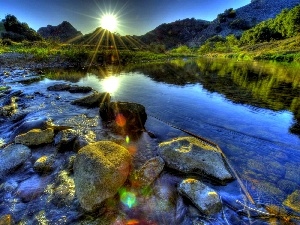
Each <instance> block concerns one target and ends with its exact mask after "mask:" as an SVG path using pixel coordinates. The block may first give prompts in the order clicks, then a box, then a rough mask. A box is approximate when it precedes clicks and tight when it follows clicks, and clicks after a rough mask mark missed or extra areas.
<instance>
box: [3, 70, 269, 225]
mask: <svg viewBox="0 0 300 225" xmlns="http://www.w3.org/2000/svg"><path fill="white" fill-rule="evenodd" d="M31 68H32V67H31ZM33 68H34V69H35V68H37V67H33ZM41 68H42V67H41ZM42 76H43V75H42V74H39V73H37V72H34V71H32V70H31V69H20V68H16V67H13V68H9V67H5V68H4V67H2V68H1V70H0V79H1V82H3V84H5V85H3V86H2V85H1V86H0V87H1V89H0V106H1V107H0V121H1V123H2V125H1V126H0V131H1V134H2V136H1V137H0V138H1V139H2V142H3V143H2V144H1V142H0V148H1V149H0V163H1V165H2V166H1V169H0V181H1V183H0V198H1V199H2V201H1V203H0V212H1V213H0V224H15V223H16V224H46V223H48V224H116V223H117V224H130V222H132V221H136V224H156V223H159V224H160V223H162V221H163V224H165V223H170V224H195V223H196V224H198V223H199V224H206V221H208V220H209V219H211V218H214V220H215V221H216V222H217V223H218V222H220V223H223V221H224V220H226V217H228V218H230V220H231V222H233V221H239V220H240V215H239V214H238V212H236V210H232V209H241V208H242V206H241V205H240V204H239V203H238V202H237V201H235V200H236V199H239V200H240V201H243V199H244V198H245V196H244V195H243V194H241V193H236V196H234V197H233V196H231V197H229V196H230V195H231V194H230V193H226V188H229V187H230V186H232V185H233V186H236V187H235V188H236V189H237V190H238V189H239V188H238V185H237V183H236V182H235V181H233V180H234V176H233V175H232V172H231V171H230V170H229V169H228V165H226V161H225V160H224V158H223V156H222V154H220V150H219V149H217V148H214V147H213V146H211V145H210V144H209V143H205V142H203V141H199V140H198V139H196V138H195V137H188V136H184V137H178V138H175V139H172V140H168V141H165V142H162V143H157V140H156V138H155V136H151V137H150V136H149V135H148V133H147V132H145V131H146V128H145V122H146V120H147V114H146V109H145V107H144V106H142V105H140V104H137V103H132V102H130V103H128V102H111V98H110V95H109V93H98V92H96V91H94V90H92V89H91V88H89V87H79V86H75V85H70V84H68V83H65V82H60V83H57V82H56V83H55V84H54V85H47V86H45V87H44V89H42V88H41V87H37V89H41V90H40V91H36V90H32V92H30V94H28V92H27V93H23V91H22V90H18V87H19V86H18V85H17V86H15V84H16V83H20V82H33V83H34V82H36V80H39V79H38V78H41V79H42ZM23 89H24V88H23ZM68 98H70V99H68ZM37 105H42V106H40V108H42V111H41V113H38V112H37V111H36V109H37V108H35V107H36V106H37ZM56 107H57V108H56ZM69 107H71V108H70V110H69V111H67V112H68V113H70V112H72V113H73V114H72V118H77V120H74V119H73V120H71V119H69V120H68V119H67V115H65V114H64V113H66V111H64V110H67V109H69ZM55 110H58V111H55ZM58 112H59V113H61V115H60V117H65V118H63V119H61V120H56V121H55V122H56V123H53V121H52V117H54V118H55V116H57V115H56V114H59V113H58ZM83 112H84V113H83ZM36 114H38V115H36ZM48 115H50V116H48ZM35 116H36V117H35ZM78 117H79V118H80V119H78ZM58 121H60V123H57V122H58ZM99 130H101V132H100V133H99ZM97 132H98V133H97ZM134 137H135V138H134ZM136 137H138V138H136ZM145 140H146V142H148V143H151V146H152V147H151V149H150V152H151V154H150V155H147V157H144V158H143V160H139V159H136V157H139V156H136V155H134V152H136V151H140V154H141V155H142V154H143V151H144V149H145ZM143 141H144V142H143ZM148 151H149V150H148ZM137 161H139V162H141V161H142V162H143V163H139V164H137V163H136V162H137ZM228 206H230V207H228ZM261 210H263V209H261ZM261 212H262V211H261ZM251 213H252V214H253V216H256V217H257V218H259V217H260V216H261V215H260V212H259V211H255V210H254V211H251V210H250V214H251ZM263 213H265V214H263V216H268V214H267V212H266V211H264V212H263ZM224 214H226V215H227V216H226V217H225V218H224ZM245 214H246V213H245ZM250 216H251V215H250ZM245 218H246V217H245ZM245 218H244V219H245ZM246 220H247V219H246Z"/></svg>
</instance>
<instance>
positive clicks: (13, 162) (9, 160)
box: [0, 145, 31, 180]
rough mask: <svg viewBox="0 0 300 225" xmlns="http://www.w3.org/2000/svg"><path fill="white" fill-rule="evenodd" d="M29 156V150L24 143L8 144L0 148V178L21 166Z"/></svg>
mask: <svg viewBox="0 0 300 225" xmlns="http://www.w3.org/2000/svg"><path fill="white" fill-rule="evenodd" d="M30 156H31V150H30V149H29V148H28V147H27V146H25V145H8V146H7V147H5V148H4V149H2V150H0V165H1V166H0V180H1V179H2V178H3V177H4V176H5V175H6V174H7V173H10V172H13V170H14V169H16V168H17V167H19V166H21V165H22V164H23V163H24V162H25V161H26V160H27V159H28V158H29V157H30Z"/></svg>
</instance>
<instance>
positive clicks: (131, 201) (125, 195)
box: [120, 188, 137, 208]
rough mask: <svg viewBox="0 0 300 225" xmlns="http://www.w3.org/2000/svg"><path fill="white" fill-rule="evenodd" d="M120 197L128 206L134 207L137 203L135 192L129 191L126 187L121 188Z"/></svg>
mask: <svg viewBox="0 0 300 225" xmlns="http://www.w3.org/2000/svg"><path fill="white" fill-rule="evenodd" d="M120 199H121V202H122V203H123V204H124V205H126V206H128V208H132V207H134V206H136V205H137V200H136V196H135V194H134V193H133V192H130V191H127V190H126V189H125V188H124V189H121V190H120Z"/></svg>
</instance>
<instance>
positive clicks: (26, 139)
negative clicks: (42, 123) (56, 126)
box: [15, 128, 54, 146]
mask: <svg viewBox="0 0 300 225" xmlns="http://www.w3.org/2000/svg"><path fill="white" fill-rule="evenodd" d="M53 137H54V130H53V129H52V128H47V129H45V130H41V129H33V130H30V131H28V132H27V133H25V134H20V135H18V136H16V137H15V143H16V144H23V145H27V146H36V145H41V144H49V143H51V142H52V141H53Z"/></svg>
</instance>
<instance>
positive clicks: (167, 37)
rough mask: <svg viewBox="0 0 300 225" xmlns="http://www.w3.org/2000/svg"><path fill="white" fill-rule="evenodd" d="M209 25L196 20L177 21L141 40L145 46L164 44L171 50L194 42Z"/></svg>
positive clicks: (140, 37) (158, 28) (157, 29)
mask: <svg viewBox="0 0 300 225" xmlns="http://www.w3.org/2000/svg"><path fill="white" fill-rule="evenodd" d="M209 24H210V22H209V21H205V20H196V19H194V18H192V19H188V18H187V19H184V20H177V21H175V22H172V23H164V24H161V25H159V26H158V27H157V28H155V29H154V30H152V31H150V32H148V33H146V34H145V35H142V36H139V39H140V40H141V41H142V42H143V43H145V44H151V43H155V44H164V45H165V47H166V48H167V49H170V48H174V47H176V46H178V45H180V44H185V43H186V42H188V41H190V40H192V39H193V38H195V37H196V36H197V34H198V33H200V32H202V31H203V30H204V29H205V28H207V27H208V26H209Z"/></svg>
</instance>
